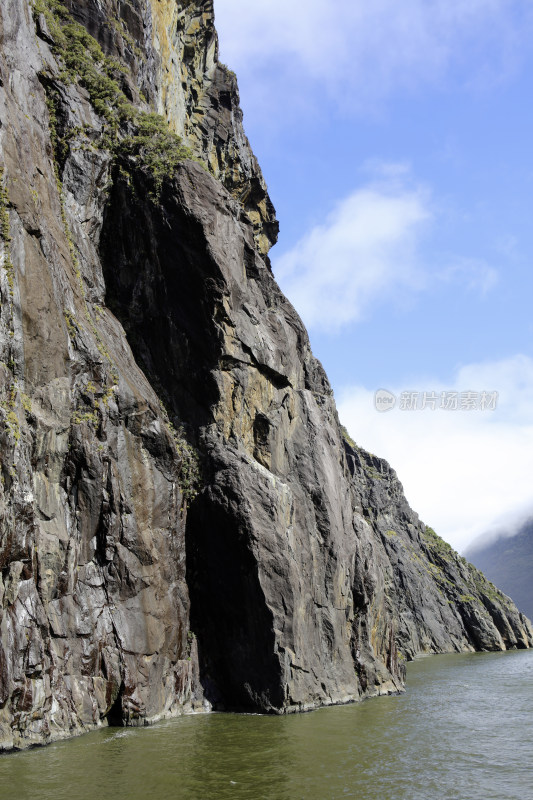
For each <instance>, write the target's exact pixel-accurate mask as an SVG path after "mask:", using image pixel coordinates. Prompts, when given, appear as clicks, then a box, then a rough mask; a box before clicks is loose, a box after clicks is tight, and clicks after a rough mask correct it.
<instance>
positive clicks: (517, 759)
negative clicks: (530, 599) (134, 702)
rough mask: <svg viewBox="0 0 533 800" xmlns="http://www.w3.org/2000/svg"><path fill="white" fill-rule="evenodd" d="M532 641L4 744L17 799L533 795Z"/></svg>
mask: <svg viewBox="0 0 533 800" xmlns="http://www.w3.org/2000/svg"><path fill="white" fill-rule="evenodd" d="M532 698H533V653H532V652H529V651H526V652H523V651H522V652H509V653H494V654H467V655H448V656H436V657H431V658H424V659H422V660H420V661H417V662H415V663H414V664H411V665H410V667H409V669H408V681H407V692H406V693H405V694H403V695H398V696H395V697H383V698H377V699H373V700H368V701H366V702H364V703H360V704H356V705H350V706H341V707H336V708H329V709H322V710H319V711H315V712H312V713H309V714H300V715H294V716H287V717H262V716H256V715H236V714H209V715H199V716H193V717H181V718H179V719H176V720H171V721H168V722H163V723H160V724H159V725H156V726H153V727H151V728H143V729H119V728H106V729H103V730H101V731H97V732H94V733H90V734H87V735H85V736H82V737H79V738H77V739H73V740H70V741H68V742H61V743H57V744H53V745H50V746H48V747H45V748H39V749H35V750H31V751H26V752H21V753H15V754H9V755H5V756H2V757H0V798H2V800H3V799H4V798H9V800H11V799H13V800H67V799H68V800H89V799H90V800H226V798H228V800H229V799H230V798H231V800H244V799H246V800H261V799H262V798H264V799H265V800H289V799H290V800H295V799H296V800H299V799H300V798H301V800H339V799H340V798H346V797H352V798H358V800H533V704H532V702H531V700H532Z"/></svg>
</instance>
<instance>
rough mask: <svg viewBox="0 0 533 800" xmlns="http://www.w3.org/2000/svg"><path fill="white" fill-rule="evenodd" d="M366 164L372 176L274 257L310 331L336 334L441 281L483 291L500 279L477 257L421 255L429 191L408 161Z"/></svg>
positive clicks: (430, 219)
mask: <svg viewBox="0 0 533 800" xmlns="http://www.w3.org/2000/svg"><path fill="white" fill-rule="evenodd" d="M371 167H372V169H373V170H374V173H375V174H376V175H377V176H378V177H377V179H376V180H375V181H370V182H369V183H367V184H366V185H364V186H362V187H361V188H359V189H356V190H355V191H354V192H352V194H350V195H349V196H348V197H347V198H345V199H344V200H342V201H341V202H340V203H338V204H337V206H336V207H335V208H334V210H333V211H332V212H331V213H330V214H329V215H328V216H327V217H326V219H325V220H324V223H323V224H321V225H317V226H315V227H314V228H312V229H311V230H310V231H309V232H308V233H307V234H306V235H305V236H303V237H302V238H301V239H300V240H299V241H298V242H296V244H295V245H294V246H293V247H292V248H291V249H290V250H289V251H287V252H285V253H283V254H282V255H279V256H278V255H277V253H276V252H273V254H272V264H273V269H274V273H275V275H276V278H277V280H278V282H279V284H280V286H281V288H282V289H283V291H284V292H285V294H286V295H287V296H288V297H289V299H290V300H291V302H292V303H293V304H294V306H295V308H296V309H297V310H298V312H299V313H300V314H301V316H302V319H303V320H304V322H305V324H306V325H307V326H308V327H309V328H311V329H314V330H325V331H328V332H336V331H338V330H340V329H341V328H342V327H343V326H344V325H347V324H349V323H352V322H357V321H359V320H361V319H362V318H364V317H366V316H368V314H369V313H370V312H372V311H374V310H375V308H376V306H377V305H383V304H384V303H390V302H393V303H398V302H399V301H401V300H402V299H403V300H404V299H405V298H406V297H412V296H413V295H416V294H417V293H420V292H422V291H427V290H429V289H431V288H432V287H437V288H438V287H439V286H440V285H442V284H443V283H445V284H450V283H454V284H456V285H458V286H461V287H463V288H465V289H467V290H468V291H475V292H476V293H478V294H480V295H484V294H486V293H487V292H488V291H490V289H492V288H493V287H494V285H495V284H496V283H497V280H498V273H497V271H496V269H495V268H494V267H492V266H490V265H489V264H486V263H485V262H484V261H482V260H480V259H473V258H462V257H459V256H458V257H452V258H450V257H448V256H440V255H439V253H438V252H432V253H431V259H430V260H429V259H428V258H425V257H424V255H423V252H422V251H423V245H424V240H425V238H427V236H428V234H429V233H430V229H431V225H432V223H434V222H435V216H436V215H435V212H434V210H433V202H432V199H431V193H430V192H429V190H428V189H427V188H425V187H422V186H417V185H414V184H413V181H412V180H411V179H410V174H409V168H408V167H407V166H406V165H405V164H379V163H377V162H376V163H374V164H373V165H371ZM369 168H370V167H369V165H365V170H368V169H369ZM426 249H427V248H426Z"/></svg>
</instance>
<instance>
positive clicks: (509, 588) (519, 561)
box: [465, 517, 533, 619]
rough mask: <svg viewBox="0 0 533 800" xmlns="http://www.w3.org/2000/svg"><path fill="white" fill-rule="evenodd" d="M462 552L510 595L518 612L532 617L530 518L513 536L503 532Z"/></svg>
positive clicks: (532, 527)
mask: <svg viewBox="0 0 533 800" xmlns="http://www.w3.org/2000/svg"><path fill="white" fill-rule="evenodd" d="M465 555H466V557H467V558H468V560H469V561H471V562H472V563H473V564H474V565H475V566H476V567H478V569H480V570H481V571H482V572H484V573H485V575H486V576H487V578H489V580H491V581H492V582H493V583H495V584H496V585H497V586H498V587H499V588H500V589H501V590H502V591H503V592H505V593H506V594H508V595H509V596H510V597H512V599H513V600H514V602H515V603H516V605H517V606H518V608H519V609H520V611H522V612H523V613H524V614H526V616H528V617H529V619H531V618H532V617H533V580H532V578H533V517H531V518H530V519H528V520H527V521H526V522H524V523H523V524H522V525H521V526H520V528H519V529H518V532H517V533H516V534H515V535H514V536H509V534H508V533H507V532H502V533H501V535H499V536H497V538H496V539H494V538H492V539H490V540H489V541H488V542H486V541H485V542H483V541H480V540H477V542H474V544H472V545H471V546H470V547H469V548H468V550H467V551H466V553H465Z"/></svg>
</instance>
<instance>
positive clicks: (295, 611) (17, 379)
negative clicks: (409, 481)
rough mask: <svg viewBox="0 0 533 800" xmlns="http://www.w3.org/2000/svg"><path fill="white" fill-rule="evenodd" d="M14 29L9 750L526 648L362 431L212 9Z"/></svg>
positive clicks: (509, 611)
mask: <svg viewBox="0 0 533 800" xmlns="http://www.w3.org/2000/svg"><path fill="white" fill-rule="evenodd" d="M0 13H1V17H0V25H1V29H0V37H1V53H0V122H1V127H0V147H1V153H2V194H1V198H0V215H1V219H0V223H1V241H0V247H1V257H2V261H1V266H2V269H1V276H0V291H1V307H0V362H1V363H0V395H1V396H0V418H1V434H0V436H1V438H0V455H1V472H2V481H1V485H0V519H1V529H0V569H1V573H0V575H1V578H0V614H1V616H0V634H1V637H0V746H1V747H3V748H6V749H9V748H12V747H23V746H27V745H29V744H33V743H43V742H47V741H51V740H52V739H57V738H60V737H64V736H68V735H72V734H74V733H76V732H81V731H83V730H88V729H90V728H92V727H96V726H98V725H102V724H107V723H109V722H111V723H115V724H137V725H138V724H146V723H148V722H151V721H154V720H156V719H159V718H161V717H163V716H168V715H172V714H177V713H182V712H187V711H193V710H201V709H205V708H209V707H210V706H211V705H215V706H216V707H218V708H237V709H253V710H259V711H273V712H283V711H290V710H301V709H306V708H312V707H315V706H317V705H321V704H331V703H338V702H346V701H349V700H353V699H357V698H360V697H363V696H370V695H373V694H380V693H385V692H388V691H394V690H397V689H400V688H401V686H402V684H403V679H404V663H405V661H406V660H408V659H410V658H412V657H413V656H415V655H416V654H418V653H422V652H441V651H447V650H465V649H475V648H477V649H502V648H505V647H528V646H531V644H532V643H533V631H532V630H531V626H530V624H529V622H528V621H527V620H526V618H525V617H523V616H522V615H520V614H519V613H518V611H517V610H516V608H515V607H514V606H513V605H512V603H511V602H510V601H509V599H508V598H506V597H505V596H504V595H502V594H501V593H500V592H498V591H497V590H496V589H495V588H494V587H493V586H492V585H491V584H489V583H488V582H487V581H486V580H485V579H484V578H483V576H482V575H481V574H480V573H479V572H477V571H476V570H474V569H473V568H472V567H471V566H470V565H468V564H467V563H466V562H465V561H464V560H463V559H461V558H460V557H459V556H457V555H456V554H455V553H453V551H451V549H450V548H448V547H447V546H446V545H445V544H444V543H443V542H442V541H441V540H440V539H438V537H436V536H435V535H434V534H433V532H432V531H431V530H430V529H427V528H426V527H425V526H424V525H423V524H422V523H421V522H420V521H419V519H418V517H417V516H416V514H415V513H414V512H413V511H412V510H411V509H410V508H409V506H408V505H407V503H406V501H405V498H404V496H403V492H402V489H401V485H400V484H399V482H398V480H397V478H396V476H395V474H394V472H393V471H392V470H391V469H390V468H389V467H388V465H387V464H386V463H385V462H383V461H382V460H380V459H377V458H375V457H374V456H371V455H369V454H367V453H365V452H364V451H362V450H361V449H359V448H357V447H355V446H353V445H352V444H350V443H349V442H348V441H347V439H346V437H345V435H344V434H343V432H342V430H341V428H340V426H339V422H338V418H337V413H336V409H335V404H334V399H333V396H332V392H331V389H330V387H329V384H328V381H327V378H326V376H325V374H324V372H323V370H322V368H321V366H320V364H319V363H318V362H317V361H316V359H314V357H313V355H312V353H311V351H310V347H309V341H308V338H307V334H306V332H305V329H304V328H303V326H302V323H301V321H300V319H299V317H298V315H297V314H296V312H295V311H294V309H293V308H292V306H291V305H290V303H289V302H288V301H287V300H286V298H285V297H284V296H283V295H282V294H281V292H280V290H279V288H278V287H277V285H276V283H275V280H274V278H273V276H272V274H271V271H270V267H269V262H268V256H267V252H268V249H269V247H270V245H271V244H272V243H273V242H274V241H275V238H276V233H277V222H276V220H275V216H274V210H273V208H272V204H271V203H270V200H269V198H268V194H267V191H266V186H265V182H264V180H263V177H262V175H261V171H260V169H259V166H258V165H257V162H256V160H255V158H254V156H253V154H252V152H251V150H250V147H249V144H248V141H247V139H246V137H245V134H244V131H243V128H242V113H241V111H240V109H239V105H238V92H237V85H236V81H235V77H234V76H233V75H232V73H230V72H229V71H228V70H227V68H225V67H224V66H223V65H221V64H220V63H219V62H218V56H217V41H216V34H215V31H214V27H213V7H212V3H211V2H210V1H209V0H204V2H201V0H192V2H191V0H189V1H188V2H179V1H178V2H177V1H176V0H129V1H128V2H126V0H81V1H80V2H70V3H67V4H66V6H62V5H61V4H60V3H59V2H57V0H36V2H35V3H34V5H33V6H32V5H30V4H29V3H28V0H6V2H5V3H3V4H2V9H1V12H0ZM100 48H101V49H100ZM154 110H155V111H157V112H159V113H160V114H161V115H162V116H157V115H156V114H154V113H153V111H154ZM165 120H166V121H165ZM178 137H180V138H178Z"/></svg>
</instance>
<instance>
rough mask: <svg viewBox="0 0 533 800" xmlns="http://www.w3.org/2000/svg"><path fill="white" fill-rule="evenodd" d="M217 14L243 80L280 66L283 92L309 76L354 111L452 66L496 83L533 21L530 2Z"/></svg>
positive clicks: (264, 6) (226, 5)
mask: <svg viewBox="0 0 533 800" xmlns="http://www.w3.org/2000/svg"><path fill="white" fill-rule="evenodd" d="M215 11H216V21H217V28H218V30H219V33H220V40H221V55H222V58H223V59H224V60H226V61H227V62H228V63H229V64H230V66H231V67H232V68H233V69H235V70H237V72H238V73H239V74H240V75H245V74H248V73H250V74H254V75H255V79H256V82H257V81H260V82H263V81H266V80H268V81H271V80H273V74H272V73H273V69H274V70H276V71H278V72H280V73H281V74H282V75H283V78H282V79H281V78H280V79H279V84H278V88H281V89H282V88H284V87H285V89H286V88H287V86H288V85H290V84H291V81H292V78H293V76H294V77H295V80H296V82H297V83H299V84H300V88H302V84H303V82H304V81H305V80H306V79H309V80H310V81H312V82H313V83H314V85H315V87H316V84H317V83H318V84H319V85H321V86H322V87H326V88H327V89H328V90H329V91H332V92H333V93H334V94H336V95H337V97H338V99H339V100H341V101H342V102H345V101H346V100H347V97H348V95H349V96H350V104H351V105H353V104H354V103H355V104H357V103H358V102H360V101H361V100H363V102H364V98H366V100H368V99H369V98H373V99H374V101H375V100H376V99H379V96H380V95H382V94H384V93H387V92H388V91H389V90H390V89H393V88H395V87H398V86H407V87H413V86H415V87H416V86H419V85H420V84H422V83H427V82H434V81H435V80H440V79H442V78H443V76H445V75H446V73H447V72H448V71H449V70H450V69H459V70H460V71H461V74H462V82H463V83H470V84H474V85H475V84H483V85H486V84H487V83H488V84H489V85H490V84H491V83H493V82H494V81H495V80H499V79H500V78H501V77H502V76H505V75H506V74H508V73H509V72H512V71H513V69H514V68H515V66H516V64H517V63H518V62H519V61H520V54H521V52H524V51H525V50H526V48H527V47H529V45H528V41H529V38H528V37H529V34H530V32H531V23H532V9H531V4H530V3H529V2H528V0H403V2H402V3H398V2H397V0H372V2H368V0H291V2H290V3H287V2H285V0H254V2H249V0H216V3H215ZM265 68H266V69H265ZM282 80H283V83H282ZM287 81H288V82H289V83H287ZM354 89H355V90H357V91H356V95H357V97H356V95H354V94H353V91H352V90H354ZM258 92H259V94H262V92H261V91H260V89H259V87H258ZM293 96H294V94H293Z"/></svg>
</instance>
